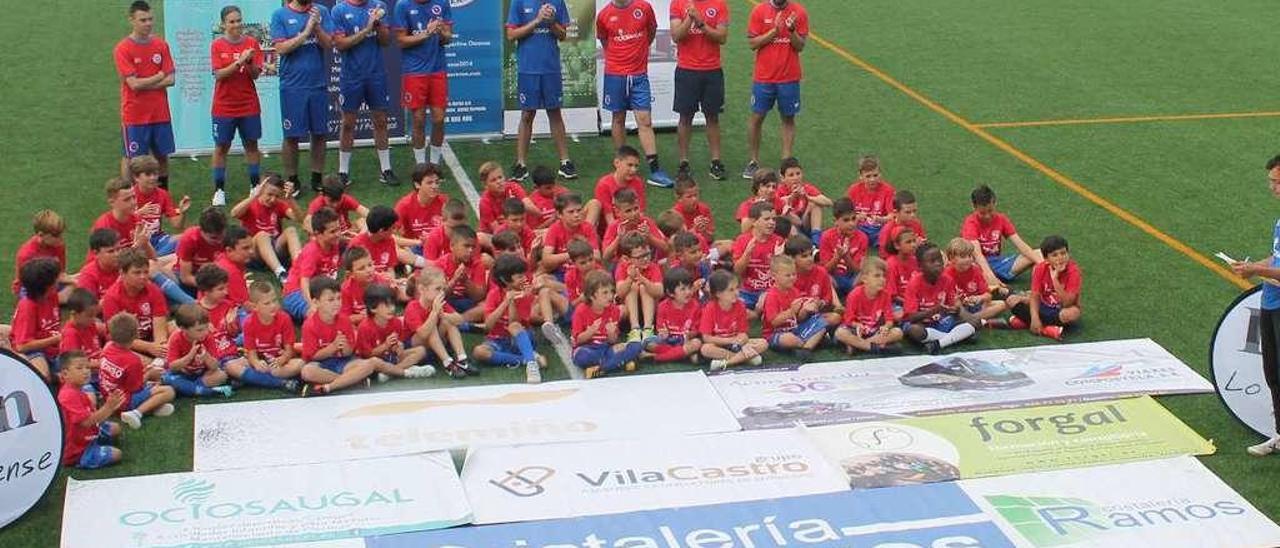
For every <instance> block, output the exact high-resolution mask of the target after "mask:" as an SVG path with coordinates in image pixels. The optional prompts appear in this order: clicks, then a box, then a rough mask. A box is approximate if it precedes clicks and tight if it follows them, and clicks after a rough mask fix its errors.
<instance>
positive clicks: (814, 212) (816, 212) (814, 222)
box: [808, 205, 822, 245]
mask: <svg viewBox="0 0 1280 548" xmlns="http://www.w3.org/2000/svg"><path fill="white" fill-rule="evenodd" d="M808 216H809V230H821V229H822V208H820V207H818V206H815V205H811V206H809V213H808ZM817 243H818V242H814V244H815V245H817Z"/></svg>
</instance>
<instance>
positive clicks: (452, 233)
mask: <svg viewBox="0 0 1280 548" xmlns="http://www.w3.org/2000/svg"><path fill="white" fill-rule="evenodd" d="M475 239H476V229H474V228H471V227H470V226H467V225H458V226H455V227H453V228H451V229H449V243H450V244H452V243H453V242H465V241H467V240H471V241H475Z"/></svg>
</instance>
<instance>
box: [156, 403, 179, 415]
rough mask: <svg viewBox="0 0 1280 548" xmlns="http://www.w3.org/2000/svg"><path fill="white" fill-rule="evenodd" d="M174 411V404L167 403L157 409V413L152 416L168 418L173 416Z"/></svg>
mask: <svg viewBox="0 0 1280 548" xmlns="http://www.w3.org/2000/svg"><path fill="white" fill-rule="evenodd" d="M174 409H175V408H174V407H173V404H172V403H166V404H164V405H161V406H160V407H158V408H156V412H155V413H152V415H155V416H157V417H167V416H169V415H172V414H173V411H174Z"/></svg>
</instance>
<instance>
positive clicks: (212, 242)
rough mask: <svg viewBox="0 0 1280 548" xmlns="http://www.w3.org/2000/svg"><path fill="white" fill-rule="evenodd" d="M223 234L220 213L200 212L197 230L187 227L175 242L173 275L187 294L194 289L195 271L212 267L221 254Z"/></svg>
mask: <svg viewBox="0 0 1280 548" xmlns="http://www.w3.org/2000/svg"><path fill="white" fill-rule="evenodd" d="M226 231H227V216H226V215H224V214H223V213H222V210H221V209H218V208H214V207H210V208H208V209H205V210H204V211H202V212H200V221H199V223H198V225H197V226H193V227H190V228H188V229H186V230H184V231H183V232H182V235H181V236H179V237H178V238H177V242H178V243H177V245H176V251H175V253H174V254H175V255H176V256H177V263H176V265H175V272H176V274H177V278H178V283H181V284H182V285H183V289H184V290H186V291H187V292H188V293H190V292H192V290H194V289H195V288H196V271H197V270H200V267H202V266H204V265H207V264H212V263H213V262H214V261H217V260H218V255H219V254H220V253H222V250H223V245H222V237H223V234H224V233H225V232H226Z"/></svg>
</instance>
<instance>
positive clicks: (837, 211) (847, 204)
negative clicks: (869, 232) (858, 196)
mask: <svg viewBox="0 0 1280 548" xmlns="http://www.w3.org/2000/svg"><path fill="white" fill-rule="evenodd" d="M856 212H857V210H855V209H854V208H853V200H850V199H848V198H838V199H836V201H835V203H834V204H832V205H831V216H832V217H835V218H837V219H839V218H841V217H844V216H845V215H852V214H854V213H856Z"/></svg>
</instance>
